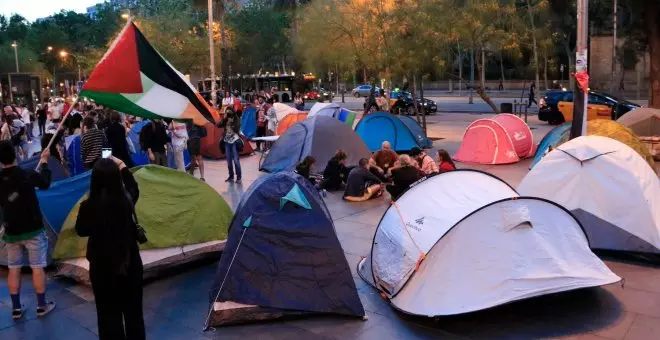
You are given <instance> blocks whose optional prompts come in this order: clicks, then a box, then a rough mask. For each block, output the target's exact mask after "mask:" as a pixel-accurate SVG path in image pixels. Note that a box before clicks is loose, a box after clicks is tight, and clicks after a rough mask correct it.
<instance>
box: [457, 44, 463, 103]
mask: <svg viewBox="0 0 660 340" xmlns="http://www.w3.org/2000/svg"><path fill="white" fill-rule="evenodd" d="M462 91H463V54H462V53H461V45H458V95H461V92H462Z"/></svg>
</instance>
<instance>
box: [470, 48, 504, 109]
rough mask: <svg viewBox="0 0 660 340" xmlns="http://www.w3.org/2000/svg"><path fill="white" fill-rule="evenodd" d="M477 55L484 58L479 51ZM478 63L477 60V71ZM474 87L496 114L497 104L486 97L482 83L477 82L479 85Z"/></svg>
mask: <svg viewBox="0 0 660 340" xmlns="http://www.w3.org/2000/svg"><path fill="white" fill-rule="evenodd" d="M478 55H481V58H482V59H483V58H484V57H483V54H482V53H479V54H478ZM480 65H482V63H479V62H477V72H479V71H480V70H479V68H481V66H480ZM475 88H476V91H477V94H478V95H479V97H481V99H483V101H484V102H486V104H488V105H489V106H490V107H491V108H492V109H493V112H495V113H496V114H499V113H500V110H499V109H498V108H497V106H495V103H493V101H492V100H491V99H490V97H488V94H487V93H486V91H485V89H484V84H483V83H481V82H479V85H477V86H475Z"/></svg>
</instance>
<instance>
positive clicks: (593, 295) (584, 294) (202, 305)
mask: <svg viewBox="0 0 660 340" xmlns="http://www.w3.org/2000/svg"><path fill="white" fill-rule="evenodd" d="M485 117H488V115H478V114H467V113H452V114H447V113H440V114H438V115H435V116H432V117H429V122H428V136H429V137H431V138H432V139H434V141H435V142H434V149H439V148H444V149H447V150H448V151H449V152H450V153H453V152H455V151H456V149H457V148H458V146H459V144H460V140H461V137H462V134H463V131H464V129H465V128H466V127H467V125H468V124H469V123H470V122H472V121H473V120H475V119H477V118H485ZM529 124H530V126H531V128H532V132H533V134H534V137H535V141H536V142H538V141H539V140H540V138H541V137H542V136H543V135H544V134H545V133H546V132H547V131H549V130H550V127H549V126H548V125H547V124H543V123H541V122H539V121H538V120H536V118H535V117H533V116H532V117H530V120H529ZM258 162H259V155H258V154H256V155H253V156H250V157H245V158H242V160H241V163H242V167H243V172H244V174H243V184H242V185H237V184H227V183H224V179H225V178H226V177H227V169H226V163H225V162H223V161H217V162H206V169H207V174H206V178H207V181H208V184H209V185H211V186H212V187H213V188H215V189H216V190H217V191H218V192H219V193H220V194H221V195H222V196H223V197H224V198H225V200H226V201H227V202H228V203H229V204H230V205H231V206H232V208H234V209H235V208H236V205H237V203H238V200H239V197H240V196H241V194H242V193H243V192H244V191H245V190H246V189H247V188H248V187H249V185H250V184H251V183H252V182H253V181H254V180H255V179H257V178H258V177H259V176H263V174H262V173H260V172H258V170H257V168H258ZM529 164H530V160H526V161H523V162H520V163H518V164H514V165H499V166H476V167H475V166H472V165H470V166H468V165H460V167H470V168H477V169H480V170H484V171H487V172H490V173H493V174H494V175H496V176H499V177H500V178H502V179H503V180H505V181H506V182H508V183H509V184H510V185H512V186H513V187H516V186H517V185H518V184H519V183H520V181H521V179H522V178H523V177H524V175H525V174H526V173H527V171H528V170H527V169H528V167H529ZM385 196H387V195H385ZM325 201H326V204H327V206H328V209H329V210H330V213H331V215H332V218H333V220H334V223H335V227H336V230H337V235H338V237H339V240H340V241H341V244H342V246H343V249H344V252H345V254H346V259H347V260H348V263H349V265H350V267H351V270H352V273H353V277H354V280H355V283H356V286H357V288H358V292H359V296H360V298H361V300H362V303H363V305H364V308H365V309H366V311H367V315H368V317H369V319H368V320H367V321H362V320H361V319H355V318H344V317H336V316H317V317H307V318H303V319H291V320H284V321H273V322H264V323H258V324H250V325H240V326H230V327H224V328H218V329H216V330H214V331H209V332H202V327H203V324H204V320H205V317H206V313H207V312H208V307H209V305H208V291H209V288H210V286H211V282H212V279H213V278H214V276H215V275H216V267H217V266H216V263H204V264H199V265H196V266H191V267H189V268H185V269H184V270H182V271H180V272H179V273H173V274H172V275H171V276H168V277H165V278H162V279H159V280H156V281H153V282H148V283H146V284H145V286H144V305H145V319H146V324H147V332H148V338H149V339H158V340H160V339H167V340H169V339H185V340H194V339H216V338H217V339H242V340H245V339H264V340H266V339H369V340H371V339H373V340H386V339H454V338H456V339H462V338H471V339H532V338H559V339H571V340H573V339H584V340H597V339H601V340H607V339H610V340H616V339H626V340H651V339H660V268H659V267H653V266H650V265H646V264H641V263H638V262H634V261H631V260H629V259H616V260H615V259H609V258H608V259H606V263H607V265H608V266H609V267H610V268H611V269H612V270H613V271H614V272H615V273H616V274H617V275H619V276H621V277H622V278H624V279H625V280H624V283H625V284H620V283H619V284H612V285H609V286H605V287H601V288H592V289H583V290H579V291H573V292H568V293H560V294H555V295H551V296H545V297H541V298H534V299H531V300H525V301H520V302H515V303H511V304H508V305H505V306H500V307H496V308H492V309H489V310H486V311H480V312H475V313H470V314H466V315H458V316H452V317H442V318H437V319H427V318H419V317H410V316H406V315H404V314H401V313H398V312H396V311H395V310H394V309H393V308H391V307H390V306H389V304H388V302H387V301H386V300H384V299H383V298H381V297H380V295H379V294H378V293H377V292H376V291H375V290H374V289H373V288H371V287H370V286H368V285H367V284H366V283H364V282H363V281H362V280H361V279H360V278H359V277H358V275H357V273H356V272H355V268H356V265H357V263H358V261H359V260H360V258H361V257H363V256H366V255H367V254H368V253H369V251H370V247H371V244H372V238H373V234H374V231H375V229H376V225H377V223H378V221H379V220H380V218H381V215H382V214H383V212H384V211H385V209H386V208H387V206H388V202H389V197H383V198H380V199H377V200H373V201H369V202H364V203H350V204H349V203H346V202H344V201H342V199H341V194H340V193H332V194H329V195H328V197H327V198H326V199H325ZM1 275H2V277H3V278H4V277H6V272H3V273H2V274H1ZM24 282H25V284H24V287H23V290H22V293H23V294H22V298H23V301H24V304H26V307H27V308H29V311H28V313H27V315H26V317H24V318H23V319H22V320H21V321H19V322H14V321H12V320H11V317H10V305H11V302H10V299H9V294H8V291H7V287H6V282H5V280H4V279H3V280H2V281H0V339H1V340H14V339H62V340H77V339H95V338H96V337H97V336H96V332H97V328H96V312H95V307H94V301H93V294H92V292H91V290H90V289H89V288H88V287H84V286H80V285H76V284H74V283H73V282H70V281H64V280H58V279H50V280H49V286H48V287H49V291H48V295H49V297H50V298H52V299H54V300H55V301H56V302H57V304H58V305H57V310H56V311H55V312H53V313H52V314H50V315H48V316H47V317H45V318H43V319H37V317H36V313H35V296H34V294H33V290H32V287H31V284H30V283H29V276H28V275H26V276H25V281H24Z"/></svg>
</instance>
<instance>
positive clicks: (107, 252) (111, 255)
mask: <svg viewBox="0 0 660 340" xmlns="http://www.w3.org/2000/svg"><path fill="white" fill-rule="evenodd" d="M121 177H122V181H123V183H124V188H125V190H126V194H127V196H128V197H127V199H126V200H124V201H123V202H113V203H114V206H103V207H100V206H94V205H93V204H92V203H90V201H89V199H87V200H85V201H83V202H82V203H81V204H80V209H79V210H78V218H77V220H76V232H77V233H78V235H79V236H82V237H89V239H88V240H87V260H88V261H89V263H90V266H93V267H96V268H102V270H104V271H111V272H113V273H115V272H116V271H117V270H121V268H126V267H127V265H128V262H129V261H137V260H139V259H140V253H139V248H138V244H137V238H136V237H137V236H136V235H137V234H136V231H137V226H136V224H135V222H134V220H133V213H132V211H133V209H135V204H136V203H137V200H138V198H139V195H140V191H139V189H138V185H137V182H136V181H135V178H134V177H133V174H132V173H131V171H130V170H129V169H128V167H126V168H124V169H123V170H122V171H121ZM122 204H123V205H122ZM111 205H112V204H111Z"/></svg>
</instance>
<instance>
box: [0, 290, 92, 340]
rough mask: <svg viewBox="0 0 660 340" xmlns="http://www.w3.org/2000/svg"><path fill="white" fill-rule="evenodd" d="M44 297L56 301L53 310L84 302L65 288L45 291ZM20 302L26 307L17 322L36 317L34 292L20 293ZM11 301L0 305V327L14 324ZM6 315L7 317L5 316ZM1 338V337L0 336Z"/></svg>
mask: <svg viewBox="0 0 660 340" xmlns="http://www.w3.org/2000/svg"><path fill="white" fill-rule="evenodd" d="M46 298H47V299H49V300H52V301H55V302H56V303H57V308H56V310H55V311H61V310H65V309H67V308H70V307H73V306H77V305H80V304H84V303H86V302H85V300H83V299H81V298H79V297H77V296H75V295H74V294H71V293H70V292H68V291H66V290H56V291H54V292H53V291H47V292H46ZM21 304H23V306H24V307H25V308H26V313H25V314H24V315H23V319H21V320H20V321H19V322H18V323H25V322H27V321H29V320H33V319H36V318H37V311H36V308H37V297H36V295H35V294H33V293H32V294H25V293H22V294H21ZM10 315H11V302H7V303H5V304H3V305H2V306H0V329H1V328H6V327H11V326H13V325H15V324H16V322H14V321H13V320H12V319H11V317H9V316H10ZM5 316H7V317H5ZM0 339H1V338H0Z"/></svg>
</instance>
